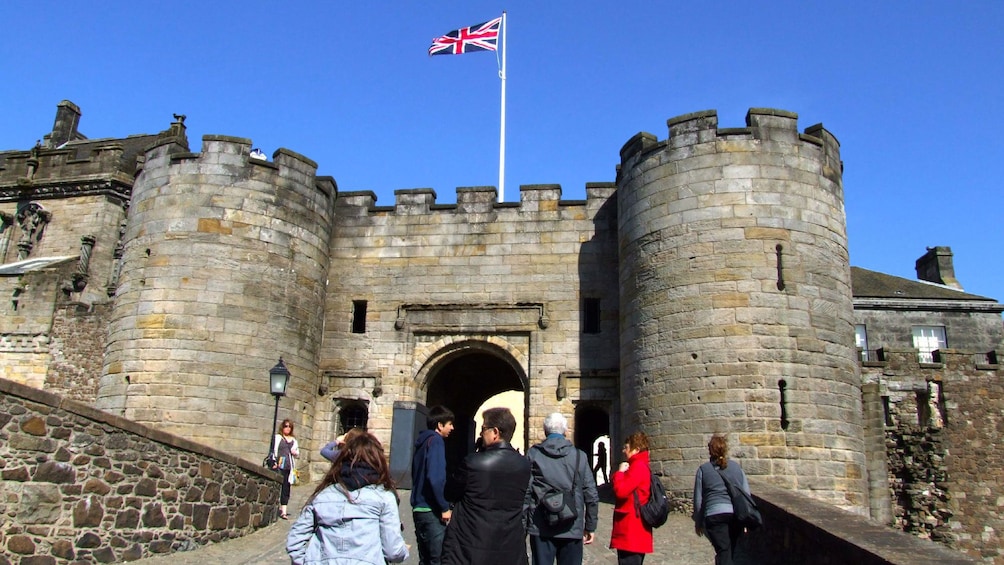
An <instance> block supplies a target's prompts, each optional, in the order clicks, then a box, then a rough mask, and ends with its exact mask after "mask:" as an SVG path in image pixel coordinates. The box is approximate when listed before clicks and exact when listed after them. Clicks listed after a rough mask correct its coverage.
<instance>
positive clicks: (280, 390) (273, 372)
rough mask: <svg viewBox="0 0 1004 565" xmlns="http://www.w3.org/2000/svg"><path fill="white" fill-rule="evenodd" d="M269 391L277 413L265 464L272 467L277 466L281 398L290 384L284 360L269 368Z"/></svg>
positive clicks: (273, 419) (274, 417) (273, 422)
mask: <svg viewBox="0 0 1004 565" xmlns="http://www.w3.org/2000/svg"><path fill="white" fill-rule="evenodd" d="M268 380H269V389H270V390H269V392H271V393H272V396H274V397H275V413H274V414H273V415H272V439H271V440H270V441H269V444H268V456H267V457H265V466H266V467H268V468H269V469H271V468H272V467H274V466H275V455H274V453H275V425H276V420H278V418H279V399H280V398H282V397H283V396H286V385H287V384H289V369H287V368H286V364H285V363H283V362H282V357H280V358H279V362H278V363H276V364H275V367H272V368H271V369H269V370H268Z"/></svg>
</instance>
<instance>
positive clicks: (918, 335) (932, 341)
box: [912, 326, 948, 363]
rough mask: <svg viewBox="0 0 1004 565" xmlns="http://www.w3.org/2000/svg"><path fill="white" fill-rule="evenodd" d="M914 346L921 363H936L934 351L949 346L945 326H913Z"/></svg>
mask: <svg viewBox="0 0 1004 565" xmlns="http://www.w3.org/2000/svg"><path fill="white" fill-rule="evenodd" d="M912 329H913V346H914V347H916V348H917V351H918V354H919V356H920V362H921V363H934V352H935V351H938V350H939V349H945V348H946V347H948V339H947V337H946V336H945V327H944V326H913V328H912Z"/></svg>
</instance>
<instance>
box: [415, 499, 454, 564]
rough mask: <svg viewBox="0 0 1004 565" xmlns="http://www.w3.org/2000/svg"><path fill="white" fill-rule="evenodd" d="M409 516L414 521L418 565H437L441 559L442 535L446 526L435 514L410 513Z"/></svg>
mask: <svg viewBox="0 0 1004 565" xmlns="http://www.w3.org/2000/svg"><path fill="white" fill-rule="evenodd" d="M411 516H412V518H413V519H414V520H415V541H417V542H418V563H419V565H439V563H440V559H442V557H443V535H444V534H445V533H446V524H444V523H443V521H442V520H441V519H440V517H439V514H438V513H437V512H412V513H411Z"/></svg>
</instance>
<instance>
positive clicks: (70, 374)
mask: <svg viewBox="0 0 1004 565" xmlns="http://www.w3.org/2000/svg"><path fill="white" fill-rule="evenodd" d="M110 309H111V304H110V303H107V302H105V303H102V304H95V305H93V306H88V305H87V304H82V303H80V302H71V303H69V304H64V305H62V306H61V307H58V308H56V311H55V312H54V313H53V319H52V332H51V334H50V335H51V337H50V340H49V351H50V355H51V357H52V361H51V362H50V363H49V367H48V371H47V373H46V375H45V390H48V391H49V392H54V393H56V394H61V395H63V396H65V397H66V398H70V399H73V400H78V401H80V402H85V403H87V404H93V403H94V399H95V398H97V395H98V381H99V380H100V379H101V365H102V363H103V362H104V351H105V349H104V348H105V336H106V335H107V334H108V315H109V313H110Z"/></svg>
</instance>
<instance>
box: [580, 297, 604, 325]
mask: <svg viewBox="0 0 1004 565" xmlns="http://www.w3.org/2000/svg"><path fill="white" fill-rule="evenodd" d="M582 333H587V334H598V333H600V299H599V298H586V299H585V300H583V301H582Z"/></svg>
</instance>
